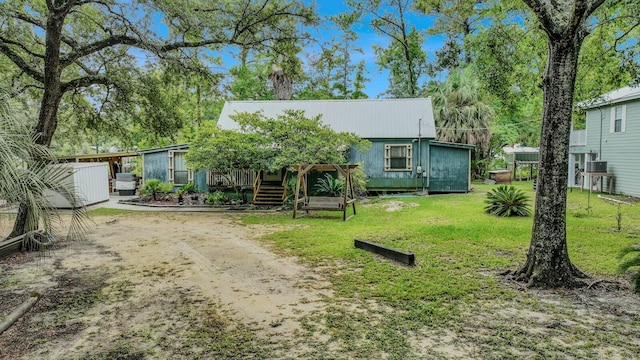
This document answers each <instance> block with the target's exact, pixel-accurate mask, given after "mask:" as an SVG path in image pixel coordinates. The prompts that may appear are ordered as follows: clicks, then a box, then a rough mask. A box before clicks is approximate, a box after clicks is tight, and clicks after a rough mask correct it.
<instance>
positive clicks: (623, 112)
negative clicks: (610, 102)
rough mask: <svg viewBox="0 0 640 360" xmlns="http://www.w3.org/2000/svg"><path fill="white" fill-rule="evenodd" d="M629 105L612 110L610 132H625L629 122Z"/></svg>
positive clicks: (615, 107)
mask: <svg viewBox="0 0 640 360" xmlns="http://www.w3.org/2000/svg"><path fill="white" fill-rule="evenodd" d="M626 117H627V105H618V106H614V107H612V108H611V127H610V132H612V133H617V132H625V130H626V129H625V128H626V125H627V124H626V122H627V119H626Z"/></svg>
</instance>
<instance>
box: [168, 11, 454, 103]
mask: <svg viewBox="0 0 640 360" xmlns="http://www.w3.org/2000/svg"><path fill="white" fill-rule="evenodd" d="M305 1H307V2H308V3H310V4H311V3H314V4H315V6H316V10H317V12H318V14H319V15H320V16H322V17H328V16H330V15H336V14H339V13H342V12H345V11H348V10H349V7H348V6H347V4H346V1H345V0H305ZM158 15H159V18H158V21H157V28H156V29H155V31H157V32H158V33H159V34H160V35H161V36H162V34H163V33H164V34H166V32H167V30H166V27H164V25H161V21H160V18H161V14H158ZM370 20H371V18H370V17H369V18H367V17H365V18H364V19H362V20H361V21H360V22H359V23H358V24H356V26H355V28H354V30H355V31H356V33H357V34H358V36H359V39H358V41H356V43H355V46H357V47H360V48H361V49H362V51H363V53H362V54H361V53H354V54H353V61H354V63H358V62H360V61H361V60H364V61H365V65H366V68H367V70H368V73H367V74H366V76H367V78H369V79H370V81H369V82H368V83H367V84H366V88H365V90H364V91H365V92H366V93H367V95H368V96H369V97H370V98H377V97H379V95H380V94H381V93H383V92H384V91H385V90H386V89H387V86H388V71H386V70H381V69H379V68H378V66H377V65H376V63H375V62H376V57H375V54H374V50H373V46H374V45H377V46H381V47H387V46H388V45H389V43H390V39H389V38H388V37H387V36H384V35H379V34H377V33H375V32H374V31H373V29H372V28H371V27H370V26H369V25H368V22H369V21H370ZM406 20H407V22H408V24H409V25H410V26H411V25H413V26H415V27H416V28H417V29H418V30H420V31H422V32H423V35H424V37H425V42H424V43H423V49H424V50H425V51H426V53H427V56H428V57H429V59H430V60H433V59H434V58H435V52H436V51H437V50H438V49H440V48H441V47H442V45H443V41H444V39H443V38H442V37H438V36H427V35H426V33H425V32H426V30H427V29H428V28H429V27H430V26H431V24H433V21H434V19H433V18H432V17H428V16H426V15H424V14H422V13H419V12H416V11H411V12H409V13H407V14H406ZM327 27H328V29H326V28H327ZM336 32H337V30H335V31H334V30H333V29H332V28H331V27H330V23H328V22H327V23H325V25H324V26H322V27H321V29H319V30H318V31H317V32H316V33H315V34H314V36H315V37H316V39H317V40H318V41H319V42H326V41H329V40H331V37H332V36H333V35H335V34H336ZM236 50H237V49H232V50H230V51H229V52H227V53H224V54H216V55H218V56H221V58H222V62H223V63H222V64H221V65H220V66H216V67H214V68H213V70H214V71H221V72H228V70H229V69H230V68H231V67H232V66H234V65H235V63H236V61H237V59H236V58H235V57H234V54H237V51H236ZM317 50H318V47H317V46H315V47H314V46H310V47H308V48H306V49H305V50H304V51H307V52H313V51H317ZM301 58H304V54H301ZM422 80H423V81H425V80H427V79H422ZM438 80H444V79H438Z"/></svg>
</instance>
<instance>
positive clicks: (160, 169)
mask: <svg viewBox="0 0 640 360" xmlns="http://www.w3.org/2000/svg"><path fill="white" fill-rule="evenodd" d="M171 150H181V151H185V150H188V147H186V146H184V145H180V146H178V147H166V148H162V149H158V150H157V151H154V150H147V151H149V152H142V163H143V165H142V168H143V170H142V180H143V181H144V182H147V181H149V180H151V179H158V180H160V181H161V182H169V151H171ZM207 180H208V179H207V172H206V171H204V170H198V171H196V172H195V173H194V174H193V182H194V183H195V184H196V186H197V187H198V190H199V191H203V192H206V191H208V186H207ZM178 188H179V186H176V187H175V189H178ZM175 189H174V190H175Z"/></svg>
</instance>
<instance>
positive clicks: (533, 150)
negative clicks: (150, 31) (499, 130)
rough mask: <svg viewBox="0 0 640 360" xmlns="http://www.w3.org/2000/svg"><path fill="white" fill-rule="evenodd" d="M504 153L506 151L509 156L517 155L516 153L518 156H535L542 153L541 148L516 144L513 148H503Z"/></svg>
mask: <svg viewBox="0 0 640 360" xmlns="http://www.w3.org/2000/svg"><path fill="white" fill-rule="evenodd" d="M502 151H504V152H505V153H507V154H516V153H517V154H524V153H530V154H535V153H539V152H540V148H537V147H530V146H521V145H520V144H514V145H513V146H505V147H503V148H502Z"/></svg>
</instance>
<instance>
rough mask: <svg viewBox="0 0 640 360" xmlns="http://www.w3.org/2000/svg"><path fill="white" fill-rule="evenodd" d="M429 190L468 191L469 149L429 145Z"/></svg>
mask: <svg viewBox="0 0 640 360" xmlns="http://www.w3.org/2000/svg"><path fill="white" fill-rule="evenodd" d="M429 164H430V168H429V191H431V192H468V191H469V172H470V167H469V150H468V149H459V148H454V147H445V146H433V145H432V146H430V147H429Z"/></svg>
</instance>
